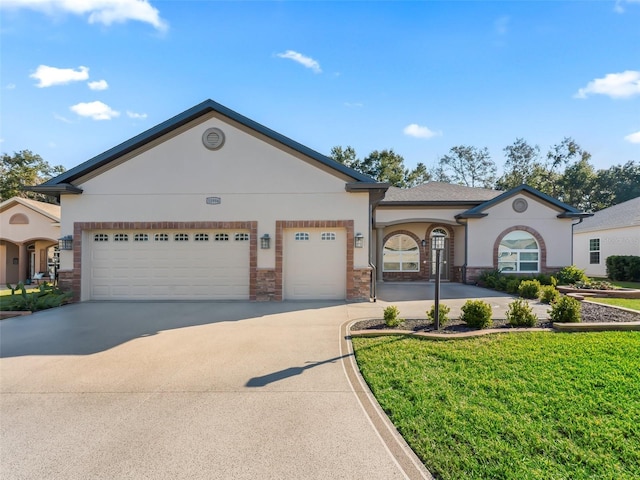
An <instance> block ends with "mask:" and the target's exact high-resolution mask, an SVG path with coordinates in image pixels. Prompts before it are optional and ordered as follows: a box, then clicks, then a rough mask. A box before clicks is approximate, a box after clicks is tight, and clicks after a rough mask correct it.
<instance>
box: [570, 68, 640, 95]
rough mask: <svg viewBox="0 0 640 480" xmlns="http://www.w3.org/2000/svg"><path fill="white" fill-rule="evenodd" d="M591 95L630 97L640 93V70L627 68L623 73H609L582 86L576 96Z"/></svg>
mask: <svg viewBox="0 0 640 480" xmlns="http://www.w3.org/2000/svg"><path fill="white" fill-rule="evenodd" d="M589 95H607V96H609V97H611V98H629V97H633V96H634V95H640V71H637V70H627V71H625V72H622V73H608V74H607V75H605V76H604V78H596V79H595V80H592V81H590V82H589V83H588V84H587V86H586V87H584V88H581V89H580V90H578V92H577V93H576V94H575V95H574V98H587V96H589Z"/></svg>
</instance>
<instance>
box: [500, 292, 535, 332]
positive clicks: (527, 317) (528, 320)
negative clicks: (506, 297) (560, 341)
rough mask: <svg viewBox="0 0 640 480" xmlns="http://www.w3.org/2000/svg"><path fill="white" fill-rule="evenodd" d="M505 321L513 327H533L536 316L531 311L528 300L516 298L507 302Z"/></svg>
mask: <svg viewBox="0 0 640 480" xmlns="http://www.w3.org/2000/svg"><path fill="white" fill-rule="evenodd" d="M507 322H508V323H509V325H513V326H514V327H535V326H536V323H538V317H537V316H536V314H535V313H533V310H532V309H531V305H529V302H527V301H526V300H523V299H522V298H517V299H515V300H514V301H513V302H511V303H510V304H509V308H508V309H507Z"/></svg>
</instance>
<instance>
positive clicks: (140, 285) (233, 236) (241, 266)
mask: <svg viewBox="0 0 640 480" xmlns="http://www.w3.org/2000/svg"><path fill="white" fill-rule="evenodd" d="M87 240H88V243H89V244H90V248H91V252H90V258H91V261H90V268H89V269H90V272H86V271H85V274H86V273H89V274H90V292H91V293H90V298H91V299H93V300H117V299H167V300H169V299H172V300H179V299H185V300H188V299H225V300H246V299H249V258H250V256H249V244H250V242H249V233H248V231H242V230H233V231H231V230H203V231H193V230H181V231H176V230H131V231H126V230H125V231H115V230H109V231H94V232H90V234H89V238H87Z"/></svg>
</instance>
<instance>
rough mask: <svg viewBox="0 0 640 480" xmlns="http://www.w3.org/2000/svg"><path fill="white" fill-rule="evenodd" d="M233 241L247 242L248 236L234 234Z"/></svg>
mask: <svg viewBox="0 0 640 480" xmlns="http://www.w3.org/2000/svg"><path fill="white" fill-rule="evenodd" d="M234 240H235V241H236V242H248V241H249V234H248V233H236V234H235V236H234Z"/></svg>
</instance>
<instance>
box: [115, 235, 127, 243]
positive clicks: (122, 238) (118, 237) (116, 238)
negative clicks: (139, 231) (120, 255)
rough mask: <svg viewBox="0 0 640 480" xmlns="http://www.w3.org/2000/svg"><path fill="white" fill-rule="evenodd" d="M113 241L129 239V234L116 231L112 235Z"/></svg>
mask: <svg viewBox="0 0 640 480" xmlns="http://www.w3.org/2000/svg"><path fill="white" fill-rule="evenodd" d="M113 241H114V242H128V241H129V235H127V234H126V233H116V234H114V235H113Z"/></svg>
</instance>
